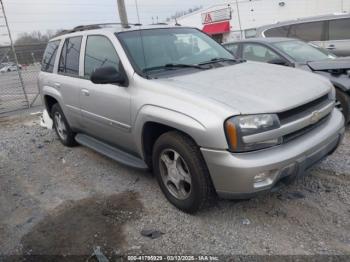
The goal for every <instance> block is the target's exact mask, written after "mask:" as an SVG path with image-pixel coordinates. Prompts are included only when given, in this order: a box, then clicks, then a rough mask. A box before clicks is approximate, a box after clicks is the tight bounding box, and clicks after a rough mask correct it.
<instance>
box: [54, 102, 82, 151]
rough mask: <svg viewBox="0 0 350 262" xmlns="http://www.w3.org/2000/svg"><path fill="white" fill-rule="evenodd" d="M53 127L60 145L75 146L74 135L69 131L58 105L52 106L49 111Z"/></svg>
mask: <svg viewBox="0 0 350 262" xmlns="http://www.w3.org/2000/svg"><path fill="white" fill-rule="evenodd" d="M51 114H52V118H53V126H54V129H55V131H56V134H57V136H58V138H59V139H60V141H61V143H62V144H63V145H65V146H69V147H71V146H75V145H76V142H75V139H74V138H75V133H74V132H73V131H72V130H71V128H70V126H69V124H68V122H67V119H66V117H65V116H64V114H63V111H62V109H61V107H60V106H59V104H54V105H53V106H52V110H51Z"/></svg>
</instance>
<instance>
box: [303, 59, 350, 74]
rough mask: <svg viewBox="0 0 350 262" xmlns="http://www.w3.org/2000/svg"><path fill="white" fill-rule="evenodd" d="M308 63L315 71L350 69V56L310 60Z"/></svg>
mask: <svg viewBox="0 0 350 262" xmlns="http://www.w3.org/2000/svg"><path fill="white" fill-rule="evenodd" d="M307 65H308V66H309V67H310V68H311V69H312V70H314V71H324V70H345V69H350V57H339V58H336V59H327V60H321V61H314V62H308V63H307Z"/></svg>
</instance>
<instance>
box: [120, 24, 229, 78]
mask: <svg viewBox="0 0 350 262" xmlns="http://www.w3.org/2000/svg"><path fill="white" fill-rule="evenodd" d="M117 36H118V38H119V39H120V41H121V42H122V44H123V46H124V48H125V49H126V52H127V53H128V54H129V57H130V58H131V60H132V61H133V62H134V63H133V64H134V66H135V67H136V70H138V71H141V72H146V71H150V70H152V68H159V67H164V66H165V65H169V64H182V65H198V64H201V63H206V62H210V61H211V60H212V59H217V58H224V59H233V58H234V57H233V56H232V54H230V52H229V51H227V50H226V49H225V48H224V47H223V46H221V45H220V44H218V43H217V42H216V41H215V40H213V39H212V38H210V37H209V36H207V35H206V34H204V33H202V32H200V31H199V30H196V29H192V28H166V29H149V30H140V31H129V32H121V33H118V34H117Z"/></svg>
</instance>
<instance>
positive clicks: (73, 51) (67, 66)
mask: <svg viewBox="0 0 350 262" xmlns="http://www.w3.org/2000/svg"><path fill="white" fill-rule="evenodd" d="M81 40H82V37H81V36H78V37H72V38H67V39H66V41H65V42H64V45H63V48H62V52H61V56H60V64H59V67H58V73H63V74H69V75H79V57H80V47H81Z"/></svg>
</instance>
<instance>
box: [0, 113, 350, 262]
mask: <svg viewBox="0 0 350 262" xmlns="http://www.w3.org/2000/svg"><path fill="white" fill-rule="evenodd" d="M349 186H350V131H349V130H347V132H346V135H345V138H344V141H343V144H342V145H341V146H340V148H339V149H338V150H337V151H336V152H335V153H334V154H333V155H332V156H330V157H328V158H327V159H326V160H325V161H323V162H322V163H321V164H319V165H318V166H317V167H315V168H314V169H313V170H312V171H311V172H310V174H309V175H307V176H305V177H303V178H301V179H299V180H297V181H296V182H295V183H293V184H292V185H289V186H286V187H283V188H281V189H279V190H277V191H276V192H271V193H267V194H264V195H262V196H259V197H257V198H253V199H251V200H246V201H228V200H216V201H214V202H213V203H212V204H211V205H210V206H208V207H207V208H205V209H204V210H203V211H201V212H199V213H198V214H196V215H188V214H185V213H183V212H181V211H179V210H177V209H176V208H174V207H173V206H172V205H170V204H169V203H168V201H167V200H166V199H165V198H164V196H163V195H162V193H161V191H160V189H159V187H158V185H157V182H156V179H155V178H154V177H153V176H152V174H151V173H149V172H144V171H139V170H135V169H132V168H128V167H125V166H122V165H120V164H118V163H116V162H115V161H113V160H110V159H108V158H106V157H104V156H101V155H99V154H97V153H95V152H93V151H91V150H90V149H87V148H85V147H82V146H78V147H73V148H67V147H64V146H63V145H62V144H61V143H60V142H59V141H58V139H57V138H56V136H55V133H54V132H53V131H52V130H47V129H45V128H42V127H40V125H39V116H38V115H33V116H28V115H21V116H15V117H11V118H2V119H1V118H0V255H3V256H10V255H17V256H26V255H64V256H69V255H84V256H86V257H85V258H87V257H90V256H91V255H92V254H93V252H94V250H95V249H96V248H97V247H100V249H101V251H102V252H103V254H105V255H106V256H107V257H109V256H113V255H116V254H154V255H155V254H173V255H174V254H177V255H180V254H182V255H188V254H193V255H199V254H208V255H209V254H210V255H237V254H238V255H315V254H317V255H348V256H350V187H349ZM142 230H158V231H160V232H162V233H164V234H160V235H159V237H157V238H155V239H151V238H149V237H146V236H144V235H142V234H141V231H142ZM0 260H1V259H0Z"/></svg>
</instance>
